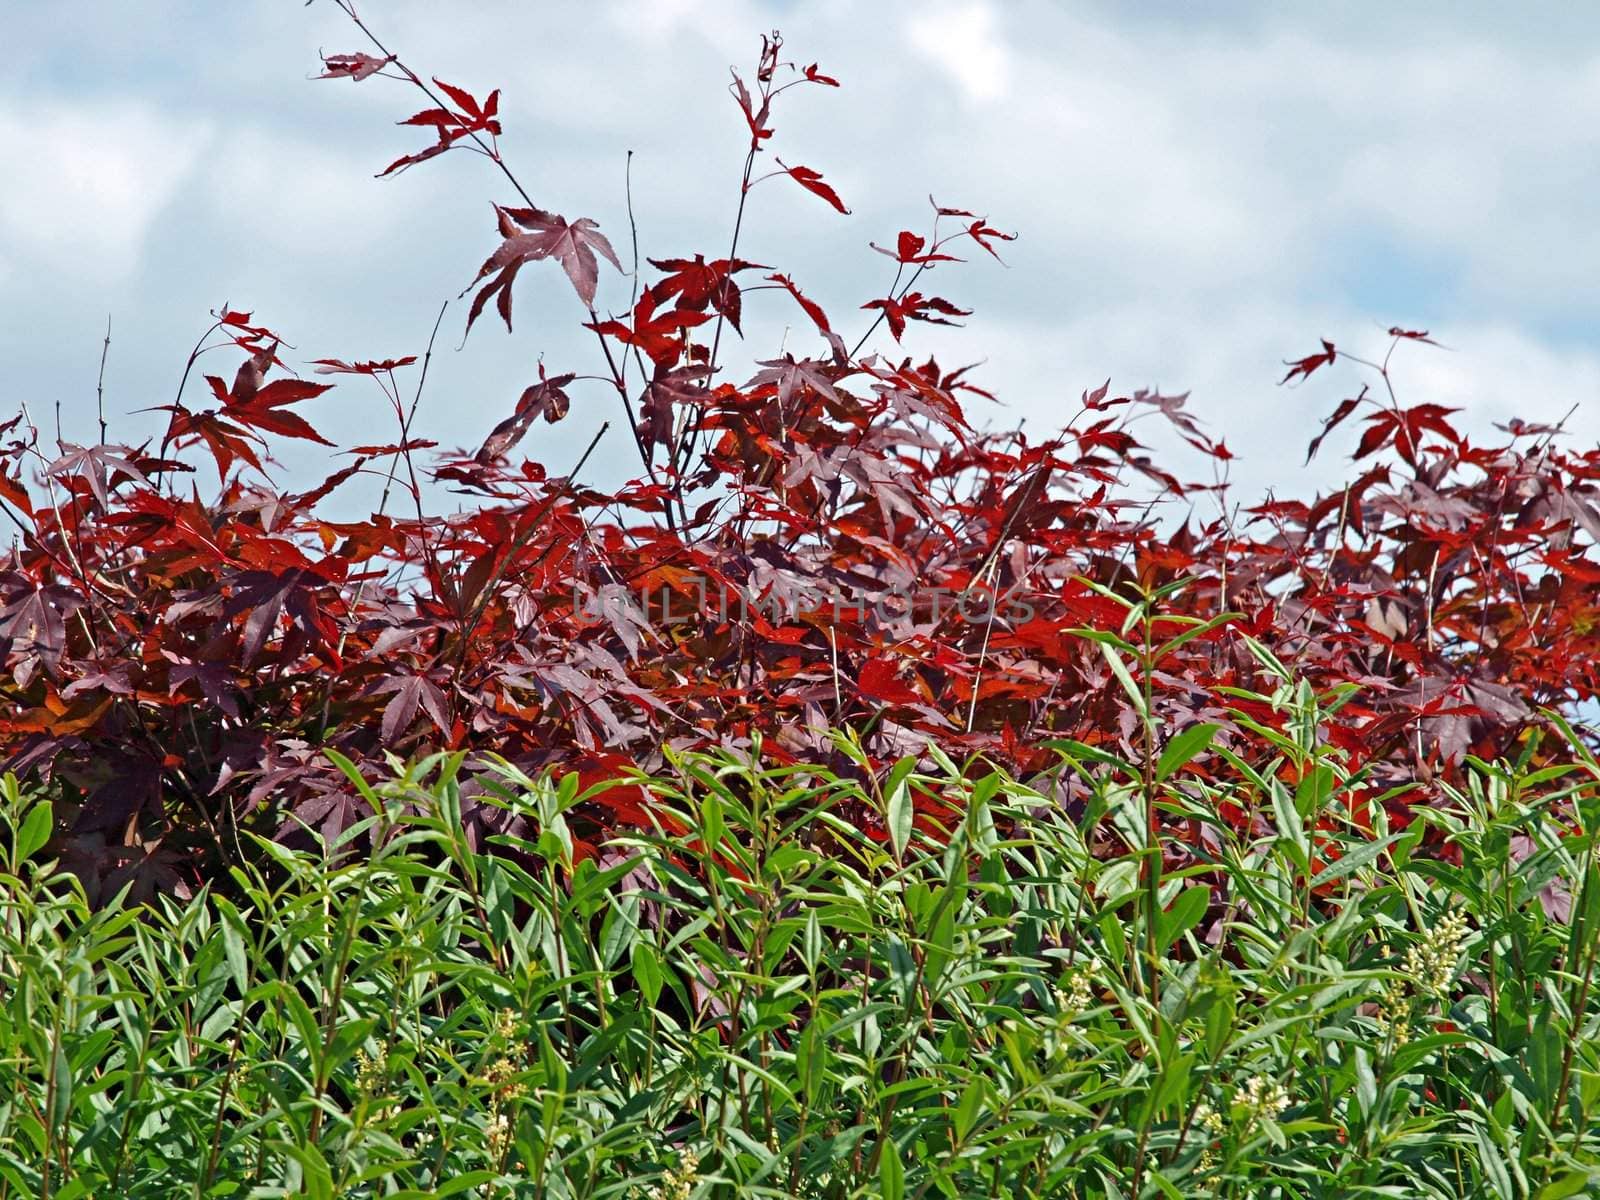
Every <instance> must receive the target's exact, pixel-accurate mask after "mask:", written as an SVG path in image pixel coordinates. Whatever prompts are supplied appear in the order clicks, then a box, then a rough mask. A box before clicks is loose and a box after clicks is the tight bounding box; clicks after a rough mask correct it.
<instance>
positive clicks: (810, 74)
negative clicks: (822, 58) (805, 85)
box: [805, 63, 839, 87]
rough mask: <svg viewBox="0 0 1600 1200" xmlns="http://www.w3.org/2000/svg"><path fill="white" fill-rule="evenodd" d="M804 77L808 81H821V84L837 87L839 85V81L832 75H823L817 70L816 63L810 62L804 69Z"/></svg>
mask: <svg viewBox="0 0 1600 1200" xmlns="http://www.w3.org/2000/svg"><path fill="white" fill-rule="evenodd" d="M805 77H806V79H807V81H808V82H810V83H822V84H826V85H827V86H828V87H838V86H839V81H838V80H837V79H835V78H834V77H833V76H832V75H823V74H822V73H821V72H819V71H818V70H817V64H816V63H812V64H811V65H810V66H809V67H807V68H806V69H805Z"/></svg>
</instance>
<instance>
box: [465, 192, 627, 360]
mask: <svg viewBox="0 0 1600 1200" xmlns="http://www.w3.org/2000/svg"><path fill="white" fill-rule="evenodd" d="M495 213H496V214H497V215H498V217H499V222H500V236H501V237H503V238H505V241H503V242H502V243H501V244H500V248H499V249H498V250H496V251H495V252H494V253H493V254H491V255H490V256H489V257H488V258H487V259H486V260H485V261H484V264H483V266H481V267H479V268H478V274H477V278H475V279H474V280H473V281H472V283H470V284H468V285H467V287H466V288H464V289H463V290H462V292H461V294H462V295H463V296H465V295H466V294H467V292H470V291H471V290H472V289H473V288H474V287H476V286H477V284H478V282H479V280H481V279H482V278H483V277H484V276H485V275H488V274H489V273H490V272H491V271H498V272H499V274H497V275H496V276H495V277H494V278H493V279H492V280H490V281H489V283H488V284H487V285H485V286H484V287H483V288H482V289H481V290H480V291H479V292H478V294H477V295H476V296H474V297H473V298H472V308H471V310H470V311H469V312H468V313H467V329H468V330H471V328H472V323H473V322H474V321H476V320H477V319H478V316H479V314H481V313H482V312H483V306H484V304H485V303H487V302H488V299H489V297H490V296H491V295H494V294H495V293H499V298H498V299H497V300H496V302H495V303H496V307H497V308H498V309H499V311H500V315H501V316H502V317H503V318H504V319H505V323H506V329H507V330H508V331H509V330H510V329H511V284H512V282H513V281H514V280H515V279H516V277H517V272H518V271H520V270H521V269H522V266H523V264H524V263H530V262H535V261H537V260H539V259H541V258H554V259H556V260H557V261H559V262H560V263H561V265H562V267H563V268H565V270H566V272H567V278H568V279H570V280H572V286H573V287H574V288H575V289H577V292H578V299H580V300H582V301H583V303H584V305H585V306H586V307H589V308H593V307H594V291H595V286H596V285H597V284H598V282H599V278H600V264H599V262H598V260H597V259H596V258H595V251H597V250H598V251H599V252H600V253H601V254H603V255H605V257H606V259H607V261H609V262H610V263H611V265H612V266H614V267H616V269H617V270H619V271H620V270H622V263H621V262H619V261H618V259H617V252H616V251H615V250H613V249H612V248H611V243H610V242H608V241H607V240H606V238H605V235H604V234H602V233H601V232H600V227H599V226H598V225H596V224H595V223H594V222H593V221H591V220H590V219H589V218H588V217H579V218H578V219H577V220H576V221H574V222H573V223H572V224H570V225H569V224H567V221H566V218H564V217H560V216H557V215H556V214H555V213H548V212H545V211H544V210H543V209H541V208H502V207H501V206H500V205H498V204H497V205H495Z"/></svg>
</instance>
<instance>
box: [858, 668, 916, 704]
mask: <svg viewBox="0 0 1600 1200" xmlns="http://www.w3.org/2000/svg"><path fill="white" fill-rule="evenodd" d="M858 686H859V687H860V689H861V694H862V695H863V696H865V697H867V698H868V699H869V700H877V701H880V702H881V703H884V704H920V703H922V697H921V696H920V695H918V694H917V693H916V692H915V691H913V690H912V689H911V688H910V687H908V686H907V685H906V684H904V683H902V682H901V680H900V677H899V676H898V675H897V674H896V672H895V664H894V663H893V662H891V661H890V660H889V659H887V658H869V659H868V660H867V661H866V662H864V663H862V664H861V675H860V680H859V683H858Z"/></svg>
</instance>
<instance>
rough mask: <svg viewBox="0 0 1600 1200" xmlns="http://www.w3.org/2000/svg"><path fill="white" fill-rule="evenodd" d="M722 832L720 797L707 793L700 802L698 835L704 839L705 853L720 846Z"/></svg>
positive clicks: (713, 793)
mask: <svg viewBox="0 0 1600 1200" xmlns="http://www.w3.org/2000/svg"><path fill="white" fill-rule="evenodd" d="M722 830H723V822H722V797H720V796H718V795H717V794H716V793H715V792H707V793H706V798H705V799H704V800H702V801H701V802H700V833H701V836H702V837H703V838H705V843H706V852H707V853H710V852H711V851H713V850H715V849H716V848H717V847H718V846H719V845H721V844H722Z"/></svg>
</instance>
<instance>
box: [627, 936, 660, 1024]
mask: <svg viewBox="0 0 1600 1200" xmlns="http://www.w3.org/2000/svg"><path fill="white" fill-rule="evenodd" d="M628 961H629V963H630V964H631V965H632V967H633V978H634V982H635V983H637V984H638V985H639V993H640V995H642V996H643V997H644V998H645V1002H646V1003H647V1004H649V1005H650V1007H652V1008H654V1007H655V1003H656V1001H657V1000H658V999H660V997H661V985H662V983H663V982H664V980H663V976H662V973H661V959H660V957H659V956H658V955H657V954H656V948H655V947H654V946H652V945H651V944H650V943H649V942H647V941H645V940H644V939H643V938H639V939H637V940H636V941H635V942H634V943H633V946H632V948H631V950H630V952H629V960H628Z"/></svg>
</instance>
